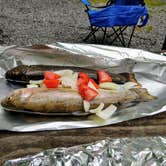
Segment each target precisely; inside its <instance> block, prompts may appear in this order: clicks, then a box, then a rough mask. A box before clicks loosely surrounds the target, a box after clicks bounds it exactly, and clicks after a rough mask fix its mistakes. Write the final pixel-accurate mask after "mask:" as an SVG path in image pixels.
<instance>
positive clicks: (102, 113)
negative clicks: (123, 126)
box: [96, 104, 117, 120]
mask: <svg viewBox="0 0 166 166" xmlns="http://www.w3.org/2000/svg"><path fill="white" fill-rule="evenodd" d="M116 110H117V107H116V106H115V105H113V104H111V105H110V106H108V107H107V108H106V109H104V110H102V111H99V112H97V113H96V115H97V116H98V117H100V118H102V119H104V120H106V119H109V118H110V117H111V116H112V115H113V114H114V113H115V111H116Z"/></svg>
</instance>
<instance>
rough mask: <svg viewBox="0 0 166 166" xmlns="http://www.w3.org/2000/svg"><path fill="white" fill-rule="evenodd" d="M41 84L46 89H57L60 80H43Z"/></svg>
mask: <svg viewBox="0 0 166 166" xmlns="http://www.w3.org/2000/svg"><path fill="white" fill-rule="evenodd" d="M43 83H44V85H45V86H46V87H47V88H57V87H58V85H59V84H60V80H58V79H54V80H46V79H44V80H43Z"/></svg>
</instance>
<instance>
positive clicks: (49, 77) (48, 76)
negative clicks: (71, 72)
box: [44, 71, 60, 80]
mask: <svg viewBox="0 0 166 166" xmlns="http://www.w3.org/2000/svg"><path fill="white" fill-rule="evenodd" d="M44 78H45V79H46V80H54V79H58V78H60V75H58V74H56V73H53V72H51V71H45V72H44Z"/></svg>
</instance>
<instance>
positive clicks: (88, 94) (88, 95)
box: [83, 87, 98, 101]
mask: <svg viewBox="0 0 166 166" xmlns="http://www.w3.org/2000/svg"><path fill="white" fill-rule="evenodd" d="M83 95H84V96H83V98H84V99H85V100H87V101H91V100H93V99H94V98H95V97H96V96H97V95H98V92H96V91H95V90H94V89H92V88H90V87H88V88H87V89H85V90H84V91H83Z"/></svg>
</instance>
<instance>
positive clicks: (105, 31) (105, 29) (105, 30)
mask: <svg viewBox="0 0 166 166" xmlns="http://www.w3.org/2000/svg"><path fill="white" fill-rule="evenodd" d="M103 32H104V34H103V39H102V44H104V41H105V37H106V33H107V28H104V30H103Z"/></svg>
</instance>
